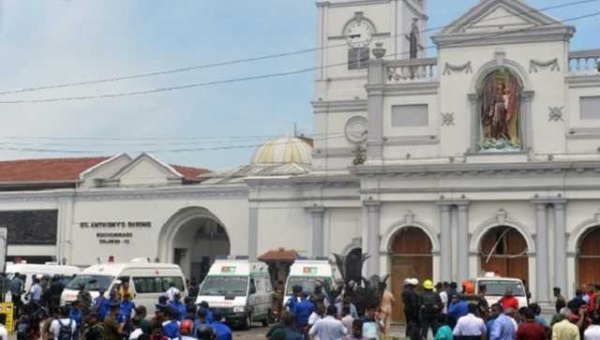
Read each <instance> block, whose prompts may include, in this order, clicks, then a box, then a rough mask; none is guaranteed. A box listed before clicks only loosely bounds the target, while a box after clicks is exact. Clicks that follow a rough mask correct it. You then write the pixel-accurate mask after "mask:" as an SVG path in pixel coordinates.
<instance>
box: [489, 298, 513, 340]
mask: <svg viewBox="0 0 600 340" xmlns="http://www.w3.org/2000/svg"><path fill="white" fill-rule="evenodd" d="M492 315H498V317H496V319H495V320H494V323H493V324H492V330H491V332H490V337H489V340H513V339H515V337H516V332H517V331H516V330H515V323H514V320H511V318H510V317H509V316H507V315H505V314H504V308H503V307H502V305H501V304H499V303H497V304H495V305H493V306H492Z"/></svg>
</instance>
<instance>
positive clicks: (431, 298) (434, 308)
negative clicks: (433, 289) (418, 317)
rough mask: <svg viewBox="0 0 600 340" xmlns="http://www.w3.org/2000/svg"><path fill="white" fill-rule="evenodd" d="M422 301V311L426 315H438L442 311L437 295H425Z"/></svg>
mask: <svg viewBox="0 0 600 340" xmlns="http://www.w3.org/2000/svg"><path fill="white" fill-rule="evenodd" d="M422 300H423V304H422V307H421V310H422V311H423V312H424V313H425V314H437V313H438V312H439V311H440V304H439V301H440V300H439V299H438V296H437V295H436V294H435V293H424V294H423V296H422Z"/></svg>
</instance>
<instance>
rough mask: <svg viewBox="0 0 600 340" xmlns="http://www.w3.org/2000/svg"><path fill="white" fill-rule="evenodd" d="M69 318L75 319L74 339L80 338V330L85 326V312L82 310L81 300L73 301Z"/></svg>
mask: <svg viewBox="0 0 600 340" xmlns="http://www.w3.org/2000/svg"><path fill="white" fill-rule="evenodd" d="M69 318H70V319H71V320H73V321H75V333H74V334H73V340H77V339H79V332H80V331H81V328H82V326H83V313H82V312H81V303H80V302H79V301H77V300H75V301H73V304H72V305H71V310H70V311H69Z"/></svg>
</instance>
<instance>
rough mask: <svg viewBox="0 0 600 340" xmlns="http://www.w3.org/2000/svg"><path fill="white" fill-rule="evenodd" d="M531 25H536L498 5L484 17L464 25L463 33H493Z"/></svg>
mask: <svg viewBox="0 0 600 340" xmlns="http://www.w3.org/2000/svg"><path fill="white" fill-rule="evenodd" d="M533 25H536V23H534V22H532V21H530V20H527V18H524V17H523V16H522V15H517V14H515V13H513V12H512V11H511V10H510V9H508V8H507V7H506V6H503V5H502V4H499V5H498V6H496V7H495V8H492V10H491V11H489V12H488V13H486V14H485V15H483V16H481V17H479V19H478V20H476V21H473V22H472V23H470V24H467V25H465V26H464V27H463V32H467V33H468V32H493V31H498V30H501V29H505V28H510V29H513V28H525V27H530V26H533Z"/></svg>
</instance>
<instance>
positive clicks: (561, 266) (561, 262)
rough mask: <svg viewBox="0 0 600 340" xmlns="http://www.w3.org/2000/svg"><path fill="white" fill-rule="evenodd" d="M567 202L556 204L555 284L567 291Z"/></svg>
mask: <svg viewBox="0 0 600 340" xmlns="http://www.w3.org/2000/svg"><path fill="white" fill-rule="evenodd" d="M565 208H566V201H561V202H556V203H554V220H555V222H554V228H555V229H554V249H555V252H554V280H555V282H554V284H555V286H556V287H560V289H561V291H563V292H566V291H567V288H568V287H567V238H566V216H565Z"/></svg>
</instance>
